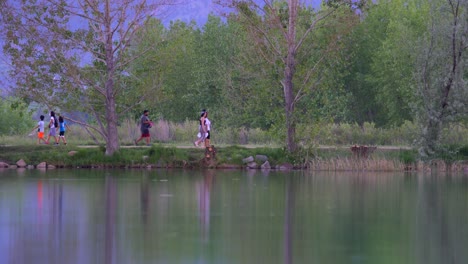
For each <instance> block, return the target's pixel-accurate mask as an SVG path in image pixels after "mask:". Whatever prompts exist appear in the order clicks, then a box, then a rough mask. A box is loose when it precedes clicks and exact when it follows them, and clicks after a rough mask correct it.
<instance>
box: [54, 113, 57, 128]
mask: <svg viewBox="0 0 468 264" xmlns="http://www.w3.org/2000/svg"><path fill="white" fill-rule="evenodd" d="M54 127H58V121H57V117H55V116H54Z"/></svg>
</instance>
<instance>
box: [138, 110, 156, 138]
mask: <svg viewBox="0 0 468 264" xmlns="http://www.w3.org/2000/svg"><path fill="white" fill-rule="evenodd" d="M148 115H149V111H148V110H144V111H143V115H142V116H141V118H140V131H141V136H140V138H139V139H137V140H135V145H138V142H140V140H142V139H145V140H146V145H147V146H149V145H150V140H151V135H150V131H149V129H150V128H151V126H152V125H151V120H150V119H149V117H148Z"/></svg>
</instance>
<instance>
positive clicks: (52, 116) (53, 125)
mask: <svg viewBox="0 0 468 264" xmlns="http://www.w3.org/2000/svg"><path fill="white" fill-rule="evenodd" d="M57 126H58V122H57V119H56V117H55V112H54V111H50V121H49V136H48V137H47V140H46V144H49V141H50V137H54V139H55V145H58V144H59V143H58V139H57V136H56V134H55V133H56V132H55V131H56V128H57Z"/></svg>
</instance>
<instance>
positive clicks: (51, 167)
mask: <svg viewBox="0 0 468 264" xmlns="http://www.w3.org/2000/svg"><path fill="white" fill-rule="evenodd" d="M47 169H50V170H53V169H55V166H54V165H50V164H47Z"/></svg>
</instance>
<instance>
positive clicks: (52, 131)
mask: <svg viewBox="0 0 468 264" xmlns="http://www.w3.org/2000/svg"><path fill="white" fill-rule="evenodd" d="M55 134H56V132H55V127H51V128H50V130H49V136H53V137H55Z"/></svg>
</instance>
